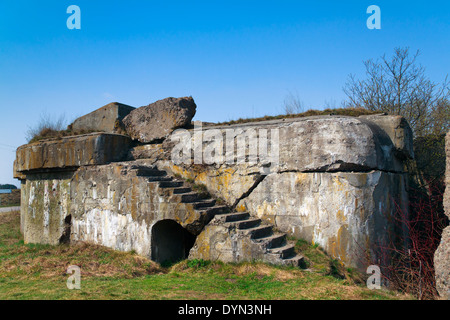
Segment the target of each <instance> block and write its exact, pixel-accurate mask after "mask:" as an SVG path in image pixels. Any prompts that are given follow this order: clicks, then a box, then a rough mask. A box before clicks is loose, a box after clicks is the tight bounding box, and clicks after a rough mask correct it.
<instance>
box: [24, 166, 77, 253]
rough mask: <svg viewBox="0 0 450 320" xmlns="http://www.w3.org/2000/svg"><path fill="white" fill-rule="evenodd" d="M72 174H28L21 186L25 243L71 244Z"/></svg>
mask: <svg viewBox="0 0 450 320" xmlns="http://www.w3.org/2000/svg"><path fill="white" fill-rule="evenodd" d="M72 174H73V173H72V172H65V173H58V174H54V173H41V174H28V175H27V180H26V182H25V183H22V186H21V190H22V203H21V212H20V213H21V230H22V232H23V235H24V241H25V243H43V244H52V245H56V244H59V243H61V242H65V241H66V240H68V235H69V234H68V231H70V229H68V224H70V221H69V220H67V217H69V216H70V204H71V198H70V183H71V178H72Z"/></svg>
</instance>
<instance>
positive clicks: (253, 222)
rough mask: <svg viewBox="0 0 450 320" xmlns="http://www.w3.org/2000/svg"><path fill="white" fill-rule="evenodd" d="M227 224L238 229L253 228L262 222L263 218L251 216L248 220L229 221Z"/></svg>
mask: <svg viewBox="0 0 450 320" xmlns="http://www.w3.org/2000/svg"><path fill="white" fill-rule="evenodd" d="M227 224H228V225H232V226H234V227H235V228H236V229H241V230H243V229H251V228H255V227H257V226H259V225H260V224H261V219H255V218H249V219H246V220H238V221H233V222H227Z"/></svg>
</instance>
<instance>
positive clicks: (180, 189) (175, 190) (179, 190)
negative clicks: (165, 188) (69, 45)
mask: <svg viewBox="0 0 450 320" xmlns="http://www.w3.org/2000/svg"><path fill="white" fill-rule="evenodd" d="M191 191H192V189H191V188H189V187H177V188H173V191H172V192H173V194H181V193H188V192H191Z"/></svg>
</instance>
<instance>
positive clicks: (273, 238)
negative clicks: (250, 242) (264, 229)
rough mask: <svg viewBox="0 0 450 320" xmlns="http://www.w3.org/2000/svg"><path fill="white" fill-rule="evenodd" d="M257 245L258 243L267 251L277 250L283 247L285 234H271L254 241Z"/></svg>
mask: <svg viewBox="0 0 450 320" xmlns="http://www.w3.org/2000/svg"><path fill="white" fill-rule="evenodd" d="M255 241H256V242H257V243H260V244H261V245H263V246H264V247H265V248H267V249H271V248H278V247H281V246H283V245H284V244H285V243H286V234H285V233H276V234H272V235H270V236H268V237H265V238H260V239H257V240H255Z"/></svg>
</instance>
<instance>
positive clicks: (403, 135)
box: [359, 114, 414, 159]
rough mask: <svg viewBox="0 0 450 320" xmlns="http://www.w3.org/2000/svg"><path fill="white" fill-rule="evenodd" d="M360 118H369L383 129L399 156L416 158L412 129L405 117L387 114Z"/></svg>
mask: <svg viewBox="0 0 450 320" xmlns="http://www.w3.org/2000/svg"><path fill="white" fill-rule="evenodd" d="M359 118H362V119H366V120H369V121H371V122H373V123H375V124H376V125H377V126H379V127H380V128H381V129H383V130H384V131H385V132H386V133H387V135H388V136H389V137H390V138H391V141H392V143H393V144H394V146H395V148H396V151H397V154H396V155H397V156H398V157H400V158H410V159H412V158H414V148H413V137H412V130H411V127H410V126H409V124H408V122H407V121H406V119H405V118H403V117H402V116H395V115H390V116H387V115H385V114H380V115H366V116H360V117H359Z"/></svg>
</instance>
